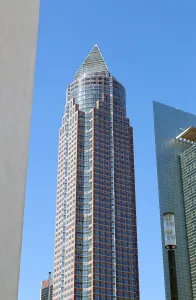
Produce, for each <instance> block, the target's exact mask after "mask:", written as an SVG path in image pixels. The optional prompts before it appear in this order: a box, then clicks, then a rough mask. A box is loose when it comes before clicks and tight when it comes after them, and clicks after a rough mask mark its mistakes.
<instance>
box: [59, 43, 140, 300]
mask: <svg viewBox="0 0 196 300" xmlns="http://www.w3.org/2000/svg"><path fill="white" fill-rule="evenodd" d="M53 299H54V300H59V299H66V300H71V299H83V300H85V299H86V300H87V299H91V300H92V299H95V300H98V299H108V300H109V299H113V300H115V299H119V300H120V299H121V300H122V299H135V300H138V299H139V282H138V251H137V230H136V204H135V181H134V155H133V133H132V127H131V126H130V124H129V120H128V118H127V117H126V99H125V89H124V87H123V86H122V85H121V84H120V83H119V82H118V81H117V80H116V79H115V78H114V77H113V76H112V75H111V74H110V73H109V71H108V68H107V66H106V64H105V62H104V60H103V57H102V55H101V53H100V51H99V49H98V46H97V45H95V46H94V48H93V49H92V51H91V52H90V54H89V55H88V57H87V58H86V60H85V61H84V63H83V64H82V66H81V67H80V68H79V70H78V72H77V73H76V75H75V79H74V81H73V82H72V83H71V84H69V85H68V88H67V101H66V107H65V113H64V116H63V119H62V127H61V128H60V134H59V158H58V182H57V206H56V238H55V258H54V293H53Z"/></svg>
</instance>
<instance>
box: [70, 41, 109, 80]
mask: <svg viewBox="0 0 196 300" xmlns="http://www.w3.org/2000/svg"><path fill="white" fill-rule="evenodd" d="M93 72H108V68H107V66H106V63H105V61H104V59H103V56H102V54H101V52H100V50H99V48H98V45H97V44H95V46H94V47H93V49H92V50H91V52H90V53H89V55H88V56H87V58H86V59H85V61H84V62H83V64H82V65H81V67H80V68H79V70H78V71H77V73H76V75H75V78H77V77H79V76H81V75H83V74H85V73H93Z"/></svg>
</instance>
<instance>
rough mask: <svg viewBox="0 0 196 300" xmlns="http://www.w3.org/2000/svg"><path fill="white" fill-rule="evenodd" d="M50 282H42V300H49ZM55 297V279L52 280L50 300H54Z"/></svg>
mask: <svg viewBox="0 0 196 300" xmlns="http://www.w3.org/2000/svg"><path fill="white" fill-rule="evenodd" d="M48 292H49V280H43V281H42V282H41V291H40V300H49V299H48V296H49V295H48ZM52 295H53V278H50V300H52Z"/></svg>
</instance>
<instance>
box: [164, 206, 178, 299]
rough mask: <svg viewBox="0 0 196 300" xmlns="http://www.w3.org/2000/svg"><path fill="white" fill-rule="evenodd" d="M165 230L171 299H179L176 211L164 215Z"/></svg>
mask: <svg viewBox="0 0 196 300" xmlns="http://www.w3.org/2000/svg"><path fill="white" fill-rule="evenodd" d="M163 230H164V237H165V248H166V249H167V250H168V263H169V275H170V292H171V300H178V287H177V277H176V263H175V251H174V250H175V249H176V232H175V218H174V213H171V212H168V213H165V214H164V215H163Z"/></svg>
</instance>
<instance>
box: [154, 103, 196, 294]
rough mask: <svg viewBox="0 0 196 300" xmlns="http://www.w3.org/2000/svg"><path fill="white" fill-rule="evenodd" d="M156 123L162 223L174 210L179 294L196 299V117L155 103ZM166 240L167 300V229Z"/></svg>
mask: <svg viewBox="0 0 196 300" xmlns="http://www.w3.org/2000/svg"><path fill="white" fill-rule="evenodd" d="M154 122H155V139H156V155H157V170H158V184H159V202H160V215H161V222H162V218H163V214H164V213H167V212H172V213H174V215H175V223H176V242H177V249H176V250H175V253H176V271H177V285H178V297H179V300H184V299H186V300H193V299H196V276H195V270H196V260H195V254H196V238H195V237H196V235H195V228H196V189H195V187H196V116H195V115H193V114H190V113H186V112H184V111H181V110H179V109H175V108H172V107H169V106H167V105H164V104H160V103H158V102H154ZM162 227H163V226H162ZM162 240H163V259H164V274H165V287H166V299H167V300H170V299H171V298H170V283H169V270H168V258H167V253H166V252H167V251H166V250H165V249H164V236H163V228H162Z"/></svg>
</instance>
